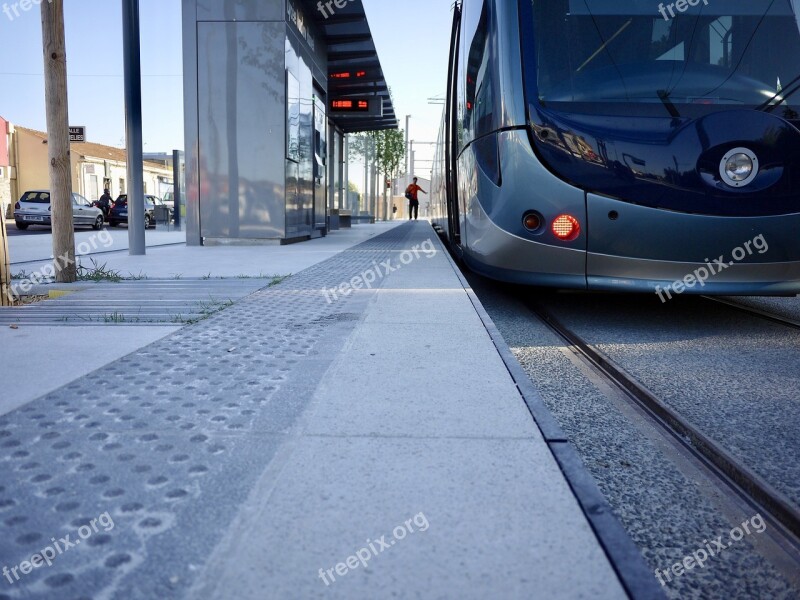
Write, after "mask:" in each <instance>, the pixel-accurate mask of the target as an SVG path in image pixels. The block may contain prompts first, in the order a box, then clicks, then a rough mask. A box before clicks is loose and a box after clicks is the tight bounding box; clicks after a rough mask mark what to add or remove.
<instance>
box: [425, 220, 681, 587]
mask: <svg viewBox="0 0 800 600" xmlns="http://www.w3.org/2000/svg"><path fill="white" fill-rule="evenodd" d="M437 237H438V234H437ZM442 244H443V245H444V246H445V249H447V250H449V248H448V247H447V244H446V243H445V242H444V240H442ZM446 254H447V260H449V261H450V265H451V267H452V268H453V270H454V271H455V273H456V276H457V277H458V279H459V281H460V282H461V285H462V286H464V290H465V291H466V292H467V295H468V296H469V299H470V302H472V305H473V307H474V308H475V311H476V312H477V313H478V316H479V317H480V319H481V322H482V323H483V326H484V327H485V328H486V332H487V333H488V334H489V336H490V337H491V339H492V343H493V344H494V346H495V349H496V350H497V353H498V354H499V355H500V357H501V359H502V360H503V363H504V364H505V366H506V368H507V369H508V372H509V374H510V375H511V377H512V379H513V380H514V382H515V383H516V385H517V389H518V391H519V393H520V395H521V396H522V398H523V400H524V401H525V404H526V405H527V407H528V410H529V411H530V413H531V416H532V417H533V420H534V422H535V423H536V425H537V427H538V428H539V430H540V431H541V432H542V435H543V436H544V438H545V440H546V442H547V446H548V448H549V449H550V452H551V453H552V454H553V457H554V458H555V460H556V462H557V463H558V466H559V468H560V469H561V471H562V473H563V474H564V477H565V479H566V480H567V483H568V484H569V487H570V489H571V490H572V493H573V494H574V495H575V498H576V499H577V501H578V504H579V505H580V507H581V510H582V511H583V513H584V515H585V516H586V519H587V520H588V521H589V524H590V525H591V527H592V530H593V531H594V534H595V536H596V537H597V540H598V541H599V542H600V545H601V547H602V548H603V551H604V552H605V554H606V556H607V557H608V560H609V562H610V563H611V566H612V568H613V569H614V571H615V572H616V574H617V577H618V578H619V580H620V583H621V584H622V586H623V587H624V588H625V591H626V593H627V594H628V596H629V597H630V598H633V599H634V600H650V599H659V600H660V599H664V598H666V595H665V594H664V592H663V590H661V588H660V587H659V586H658V584H657V583H656V579H655V577H654V576H653V573H652V571H651V570H650V568H649V567H648V566H647V564H646V563H645V560H644V558H643V557H642V554H641V552H640V551H639V548H638V547H637V546H636V544H634V542H633V540H632V539H631V538H630V536H629V535H628V533H627V531H626V530H625V528H624V527H623V526H622V524H621V523H620V521H619V520H618V519H617V517H616V516H615V515H614V513H613V510H612V509H611V506H610V505H609V504H608V501H607V500H606V498H605V496H604V495H603V493H602V492H601V491H600V488H599V487H598V485H597V482H596V481H595V480H594V478H593V477H592V476H591V475H590V474H589V472H588V471H587V470H586V468H585V467H584V465H583V463H582V461H581V459H580V456H579V455H578V452H577V450H576V449H575V446H574V445H573V444H572V443H571V442H570V441H569V439H568V438H567V436H566V435H565V434H564V432H563V430H562V429H561V426H560V425H559V424H558V422H557V421H556V420H555V417H553V414H552V413H551V412H550V410H549V409H548V408H547V406H546V405H545V404H544V401H543V400H542V397H541V395H540V394H539V392H538V390H537V389H536V387H535V386H534V385H533V383H532V382H531V380H530V378H529V377H528V376H527V375H526V374H525V371H524V370H523V368H522V365H520V364H519V362H518V361H517V359H516V358H515V357H514V355H513V353H512V352H511V349H510V348H509V347H508V344H506V342H505V340H504V339H503V337H502V336H501V335H500V332H499V330H498V329H497V327H496V326H495V324H494V322H493V321H492V318H491V317H490V316H489V313H487V312H486V309H485V308H484V307H483V305H482V304H481V301H480V300H479V299H478V296H477V295H476V294H475V292H473V291H472V289H471V286H470V284H469V282H468V281H467V279H466V278H465V277H464V274H463V273H462V272H461V268H460V267H459V265H458V264H457V263H456V261H455V260H454V259H453V256H452V255H451V254H450V252H449V251H448V252H447V253H446Z"/></svg>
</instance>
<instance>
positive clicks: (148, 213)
mask: <svg viewBox="0 0 800 600" xmlns="http://www.w3.org/2000/svg"><path fill="white" fill-rule="evenodd" d="M158 203H161V201H160V200H159V199H158V198H156V197H155V196H153V195H150V194H145V196H144V228H145V229H149V228H151V227H155V226H156V217H155V207H156V204H158ZM120 223H125V224H127V223H128V194H121V195H120V196H119V197H118V198H117V199H116V200H115V201H114V206H112V207H111V214H110V215H109V217H108V224H109V225H111V227H116V226H117V225H119V224H120Z"/></svg>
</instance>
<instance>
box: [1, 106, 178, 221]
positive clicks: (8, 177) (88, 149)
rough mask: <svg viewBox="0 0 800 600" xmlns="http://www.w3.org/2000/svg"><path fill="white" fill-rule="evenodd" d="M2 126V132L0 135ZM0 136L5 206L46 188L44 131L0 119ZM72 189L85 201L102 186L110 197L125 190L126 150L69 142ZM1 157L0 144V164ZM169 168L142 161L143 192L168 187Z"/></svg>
mask: <svg viewBox="0 0 800 600" xmlns="http://www.w3.org/2000/svg"><path fill="white" fill-rule="evenodd" d="M4 126H5V131H6V134H5V135H1V133H2V131H3V127H4ZM0 137H2V138H3V139H4V140H5V142H6V146H5V148H6V150H7V151H6V153H5V154H6V155H7V156H6V157H5V161H6V162H7V163H8V165H7V166H6V167H5V168H4V167H3V165H2V164H0V169H2V170H3V171H4V174H3V176H0V202H3V203H4V206H5V209H6V213H7V214H8V211H9V209H8V206H12V207H13V204H14V203H15V202H16V201H17V200H18V199H19V198H20V196H21V195H22V194H23V193H25V192H26V191H29V190H41V189H48V188H49V187H50V173H49V167H48V165H49V158H48V149H47V134H46V133H44V132H42V131H36V130H34V129H28V128H26V127H20V126H18V125H14V124H12V123H8V122H7V121H5V120H3V119H0ZM70 156H71V161H70V162H71V169H70V172H71V174H72V191H73V192H76V193H78V194H81V195H82V196H84V197H85V198H87V199H88V200H97V199H98V198H99V197H100V196H101V195H102V194H103V189H105V188H108V189H109V190H110V191H111V195H112V197H114V198H116V197H117V196H118V195H120V194H124V193H126V192H127V187H128V182H127V178H128V171H127V162H126V161H127V155H126V151H125V150H124V149H121V148H114V147H113V146H105V145H102V144H93V143H90V142H86V143H73V144H71V145H70ZM3 160H4V154H3V147H2V146H0V163H2V162H3ZM172 178H173V173H172V169H171V168H169V166H167V165H165V164H164V163H159V162H156V161H145V163H144V187H145V193H146V194H154V195H157V196H160V195H161V194H162V193H163V191H164V190H165V189H170V188H171V187H172Z"/></svg>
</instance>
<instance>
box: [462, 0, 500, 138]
mask: <svg viewBox="0 0 800 600" xmlns="http://www.w3.org/2000/svg"><path fill="white" fill-rule="evenodd" d="M481 5H482V6H481V7H480V8H481V10H480V13H478V14H479V16H478V18H477V22H476V21H475V20H473V19H474V17H473V19H470V20H471V23H469V28H468V29H467V31H468V32H469V31H472V35H471V37H469V38H467V39H468V40H471V41H470V42H469V49H468V51H467V54H466V56H465V58H466V73H465V78H466V81H465V96H466V102H465V111H464V125H465V127H466V128H467V129H468V130H470V131H471V132H472V135H473V136H479V135H481V134H482V133H485V132H487V131H489V130H491V126H492V121H493V117H494V105H495V102H494V98H493V95H494V94H493V91H494V89H495V86H493V85H492V78H493V76H494V73H493V72H492V68H491V64H492V51H491V45H490V43H489V5H488V3H486V2H481ZM472 10H473V11H474V9H472Z"/></svg>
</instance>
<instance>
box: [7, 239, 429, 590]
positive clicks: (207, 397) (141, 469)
mask: <svg viewBox="0 0 800 600" xmlns="http://www.w3.org/2000/svg"><path fill="white" fill-rule="evenodd" d="M431 235H432V231H431V230H430V228H429V227H426V226H423V225H422V224H419V225H410V224H405V225H402V226H400V227H398V228H395V229H393V230H392V231H390V232H387V233H385V234H383V235H381V236H377V237H376V238H373V239H372V240H370V241H368V242H365V243H363V244H361V245H359V246H356V247H354V248H353V249H351V250H349V251H345V252H343V253H341V254H339V255H337V256H335V257H333V258H331V259H329V260H327V261H325V262H323V263H320V264H318V265H316V266H314V267H311V268H309V269H307V270H305V271H303V272H301V273H299V274H298V275H295V276H293V277H290V278H289V279H287V280H285V281H284V282H283V283H281V284H280V285H277V286H275V287H272V288H267V289H264V290H261V291H259V292H256V293H255V294H252V295H250V296H248V297H247V298H245V299H243V300H241V301H240V302H238V303H236V304H235V305H233V306H232V307H230V308H228V309H227V310H225V311H223V312H221V313H218V314H217V315H214V316H212V317H211V318H209V319H208V320H206V321H203V322H201V323H198V324H196V325H193V326H189V327H186V328H184V329H182V330H181V331H179V332H177V333H175V334H173V335H172V336H169V337H168V338H165V339H163V340H161V341H159V342H156V343H154V344H152V345H150V346H148V347H146V348H143V349H142V350H140V351H138V352H135V353H134V354H132V355H130V356H129V357H127V358H126V359H124V360H123V361H117V362H116V363H114V365H113V366H112V367H109V368H105V369H103V370H101V371H96V372H94V373H91V374H89V375H87V376H85V377H82V378H80V379H78V380H77V381H75V382H73V383H71V384H69V385H67V386H66V387H64V388H62V389H60V390H57V391H55V392H53V393H51V394H48V395H47V396H44V397H42V398H40V399H38V400H35V401H33V402H31V403H29V404H27V405H25V406H24V407H21V408H19V409H17V410H15V411H13V412H11V413H9V414H7V415H4V416H2V417H0V540H2V541H1V542H0V569H2V568H3V567H8V569H9V576H10V577H11V579H12V580H13V583H9V581H8V578H6V577H5V576H4V575H0V577H2V579H0V600H11V599H17V598H65V599H72V598H74V599H78V598H80V599H88V598H97V599H99V598H126V599H135V598H172V597H180V596H181V595H182V594H183V593H185V591H186V590H187V589H188V587H189V586H190V585H191V583H192V581H193V578H194V576H195V575H196V574H197V572H198V571H199V570H200V569H201V568H203V564H204V561H205V559H206V558H207V556H208V555H209V553H210V552H211V550H212V549H213V547H214V545H215V543H216V542H217V540H218V539H219V538H220V537H221V535H222V534H223V533H224V531H225V528H226V527H227V526H228V525H229V524H230V522H231V521H232V519H233V518H234V517H235V515H236V512H237V510H238V507H239V506H240V504H241V503H242V502H243V501H244V500H245V499H246V498H247V495H248V493H249V491H250V489H251V487H252V485H253V484H254V483H255V481H256V480H257V478H258V476H259V475H260V474H261V472H262V471H263V469H264V468H265V467H266V465H267V464H268V463H269V462H270V460H271V458H272V456H273V455H274V453H275V452H276V451H277V449H278V447H279V446H280V444H281V442H282V440H283V436H285V435H286V434H287V433H288V432H289V431H290V430H291V428H292V426H293V425H294V423H295V421H296V419H297V417H298V416H299V415H300V414H301V413H302V411H303V410H304V408H305V407H306V405H307V403H308V402H309V401H310V400H311V397H312V395H313V392H314V390H315V388H316V386H317V384H318V382H319V381H320V379H321V377H322V375H323V374H324V372H325V370H326V369H327V367H328V366H329V364H330V362H331V361H332V360H333V358H334V356H335V352H336V351H337V350H338V348H340V347H341V344H343V343H344V341H345V339H346V337H347V335H348V334H349V333H350V332H351V331H352V329H353V328H354V327H355V324H356V322H357V321H358V320H359V319H360V318H361V315H362V314H363V311H364V308H365V303H366V299H365V298H366V296H364V295H352V296H351V297H349V298H341V299H340V300H337V301H336V302H330V303H329V302H328V301H327V300H326V297H325V295H324V293H323V291H322V290H323V289H330V288H333V287H336V286H338V285H339V284H340V283H342V282H346V281H349V280H350V279H351V278H352V277H353V276H354V275H357V274H359V273H361V272H363V271H365V270H366V269H369V268H370V267H371V266H372V265H373V261H379V262H380V261H384V260H387V259H390V258H393V257H394V256H396V252H397V251H398V250H402V249H405V248H408V247H410V245H411V244H413V243H419V242H422V241H424V240H425V239H428V238H429V237H430V236H431ZM417 238H418V239H417ZM123 364H124V365H125V368H122V365H123ZM5 389H6V392H4V393H13V386H7V387H6V388H5ZM106 513H107V514H108V517H110V519H109V518H108V517H106V516H105V515H106ZM93 519H94V520H95V523H94V529H93V528H92V520H93ZM98 519H99V520H98ZM111 521H113V528H111V527H110V526H109V525H110V524H111ZM82 527H83V529H81V528H82ZM87 528H88V529H87ZM95 529H96V531H95ZM106 529H108V531H106ZM87 533H88V535H85V537H82V534H87ZM67 535H69V536H70V542H72V543H74V544H75V545H74V546H73V547H70V548H68V549H66V550H63V549H62V553H61V554H57V556H56V557H55V558H54V559H53V560H52V566H47V565H43V566H41V567H39V568H37V569H34V570H33V571H32V572H30V573H29V574H26V575H25V574H23V573H22V571H20V570H19V569H18V570H17V574H18V575H19V576H20V580H19V581H17V580H16V579H15V577H14V575H13V573H11V571H10V570H11V569H12V568H14V567H18V565H20V564H21V563H22V562H23V561H26V560H29V559H30V558H31V557H32V556H33V555H34V554H36V553H39V552H40V551H42V550H44V549H45V548H47V547H48V546H50V547H54V546H55V544H54V542H53V540H54V539H55V541H56V542H58V545H59V546H62V545H63V544H61V542H60V540H61V539H62V538H65V536H67ZM78 542H80V543H78ZM209 568H211V567H209Z"/></svg>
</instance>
